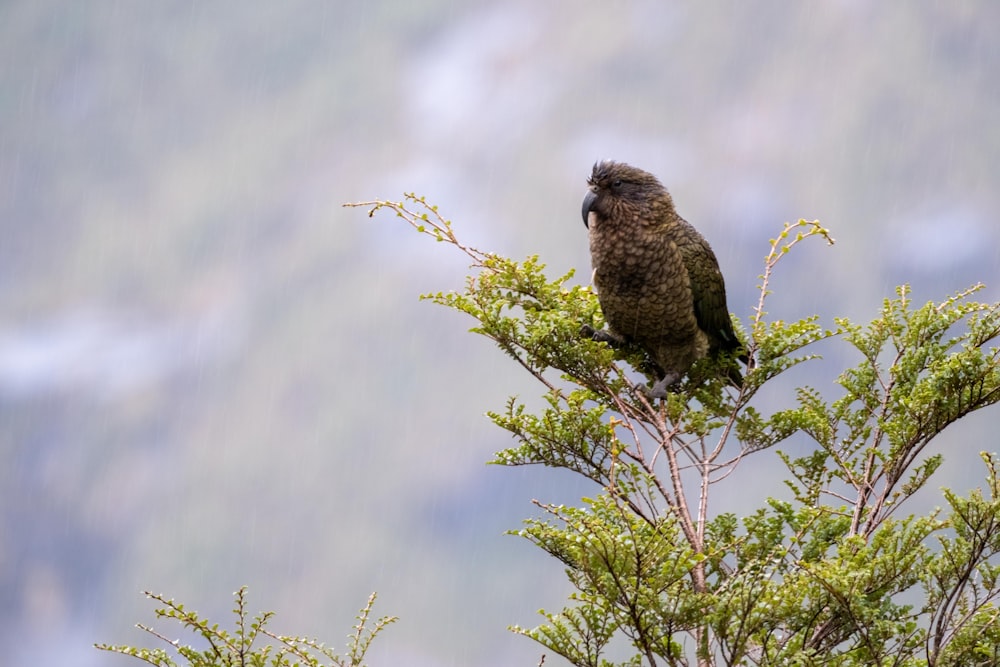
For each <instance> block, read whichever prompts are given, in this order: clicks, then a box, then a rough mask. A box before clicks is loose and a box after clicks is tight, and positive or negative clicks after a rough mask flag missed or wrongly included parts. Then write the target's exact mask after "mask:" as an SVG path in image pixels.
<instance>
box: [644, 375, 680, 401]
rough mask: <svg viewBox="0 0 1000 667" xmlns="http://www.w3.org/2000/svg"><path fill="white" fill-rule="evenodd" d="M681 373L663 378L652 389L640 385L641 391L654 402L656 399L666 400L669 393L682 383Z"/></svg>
mask: <svg viewBox="0 0 1000 667" xmlns="http://www.w3.org/2000/svg"><path fill="white" fill-rule="evenodd" d="M680 379H681V375H680V373H675V372H670V373H667V374H666V375H664V376H663V377H662V378H660V379H659V380H657V381H656V383H654V384H653V386H652V387H647V386H646V385H639V387H638V388H639V390H640V391H642V393H644V394H645V395H646V398H648V399H650V400H653V399H656V398H660V399H663V398H666V397H667V392H668V391H669V390H670V389H671V388H673V387H674V385H676V384H677V383H678V382H680Z"/></svg>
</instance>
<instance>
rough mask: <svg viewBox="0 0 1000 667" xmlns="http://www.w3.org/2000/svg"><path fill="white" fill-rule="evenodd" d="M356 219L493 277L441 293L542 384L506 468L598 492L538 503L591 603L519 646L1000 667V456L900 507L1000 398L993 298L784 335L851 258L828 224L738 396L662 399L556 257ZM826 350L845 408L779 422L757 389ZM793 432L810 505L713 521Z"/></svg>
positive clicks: (787, 242) (435, 223) (793, 465)
mask: <svg viewBox="0 0 1000 667" xmlns="http://www.w3.org/2000/svg"><path fill="white" fill-rule="evenodd" d="M349 206H368V207H370V211H369V215H370V216H371V215H374V214H375V213H376V212H377V211H380V210H388V211H391V212H394V213H395V214H396V215H397V216H399V217H401V218H402V219H404V220H405V221H406V222H407V223H409V224H410V225H412V226H413V227H414V228H415V229H416V230H417V231H418V232H421V233H423V234H426V235H429V236H431V237H432V238H434V239H436V240H437V241H441V242H445V243H447V244H450V245H451V246H453V247H454V248H456V249H458V250H459V251H461V252H463V253H465V255H467V256H468V258H469V259H470V260H471V265H472V269H473V270H474V274H473V275H471V276H470V277H469V278H468V281H467V283H466V286H465V289H464V291H461V292H445V293H437V294H432V295H426V298H429V299H431V300H432V301H434V302H436V303H439V304H443V305H445V306H447V307H449V308H453V309H456V310H459V311H461V312H464V313H466V314H468V315H470V316H471V317H472V318H473V319H474V320H475V321H476V325H475V327H474V328H473V329H472V331H474V332H476V333H479V334H482V335H484V336H486V337H488V338H490V339H491V340H492V341H494V342H495V343H496V345H497V346H498V347H499V348H500V349H501V350H503V351H504V352H505V353H506V354H507V355H509V356H510V357H511V358H512V359H513V360H514V361H515V362H516V363H518V364H519V365H520V366H521V367H522V368H523V369H524V370H525V371H526V372H527V373H529V374H530V375H531V376H533V377H534V378H535V379H536V380H537V381H538V382H539V383H541V385H542V387H543V389H544V399H545V407H544V408H543V409H542V410H540V411H538V412H532V411H530V410H528V409H527V407H526V406H525V405H524V404H523V403H522V402H520V401H519V400H518V399H516V398H511V399H510V400H509V401H508V402H507V405H506V406H505V408H504V409H503V410H501V411H498V412H495V413H490V418H491V419H492V420H493V422H494V423H495V424H496V425H497V426H499V427H501V428H503V429H505V430H507V431H509V432H510V433H511V434H512V435H513V436H514V438H515V439H516V442H517V445H516V446H514V447H511V448H509V449H506V450H503V451H501V452H499V453H497V455H496V458H495V460H494V463H497V464H501V465H508V466H520V465H539V464H540V465H545V466H550V467H554V468H564V469H567V470H571V471H573V472H574V473H576V474H578V475H582V476H583V477H585V478H587V479H589V480H591V481H593V482H594V484H595V489H596V491H597V492H596V493H595V495H594V496H593V497H591V498H584V499H583V501H582V505H581V506H579V507H567V506H563V505H551V504H544V503H539V507H540V509H541V511H542V513H543V516H542V518H534V519H529V520H528V521H526V523H525V526H524V527H523V528H522V529H521V530H519V531H516V534H518V535H520V536H522V537H524V538H526V539H528V540H529V541H531V542H532V543H533V544H535V545H537V546H538V547H539V548H541V549H543V550H544V551H546V552H547V553H549V554H551V555H552V556H554V557H555V558H557V559H558V560H559V561H561V562H562V563H563V564H564V566H565V569H566V575H567V577H568V578H569V580H570V582H572V585H573V586H574V588H575V592H574V594H573V595H572V596H571V600H570V604H569V605H568V606H567V607H565V608H564V609H563V610H562V611H559V612H554V613H553V612H544V611H543V612H542V614H543V615H544V618H545V622H544V623H542V624H541V625H539V626H538V627H535V628H531V629H529V628H523V627H520V626H514V627H513V628H512V629H513V630H514V631H515V632H517V633H520V634H523V635H525V636H528V637H530V638H532V639H534V640H536V641H538V642H539V643H541V644H542V645H544V646H545V647H547V648H548V649H549V650H551V651H552V652H554V653H556V654H559V655H561V656H563V657H564V658H566V659H567V660H568V661H569V662H570V663H571V664H573V665H579V666H581V667H582V666H586V667H599V666H600V667H603V666H608V665H612V664H621V665H650V666H652V665H689V664H698V665H704V666H707V665H723V664H724V665H933V666H935V667H944V666H945V665H996V664H1000V648H998V647H1000V620H998V609H997V606H996V602H997V596H998V594H1000V588H998V585H997V575H998V574H1000V565H998V563H997V553H998V551H1000V493H998V491H1000V480H998V476H997V464H998V458H997V455H996V454H986V453H983V454H981V458H982V461H983V464H984V468H983V472H984V474H985V484H984V485H983V489H982V490H976V491H974V492H973V493H971V494H970V495H968V496H964V497H963V496H960V495H958V494H956V493H953V492H951V491H948V490H945V491H944V495H943V498H944V502H945V505H946V507H944V508H943V509H940V510H935V511H933V512H931V513H929V514H926V515H914V514H909V515H903V514H902V511H901V508H902V506H903V505H904V504H905V503H906V501H907V499H909V498H910V497H911V496H913V494H914V493H915V492H917V491H918V490H919V489H921V488H922V487H924V486H925V485H926V484H927V482H928V480H929V479H930V477H931V476H932V475H933V473H934V472H935V470H937V468H938V467H939V465H940V464H941V461H942V458H941V455H938V454H935V455H927V454H926V453H925V449H926V446H927V445H928V443H929V442H930V441H931V440H933V439H934V438H935V437H936V436H937V435H938V434H940V433H941V432H942V431H943V430H944V429H945V428H947V427H948V425H950V424H951V423H952V422H954V421H956V420H958V419H960V418H962V417H963V416H965V415H967V414H969V413H970V412H973V411H975V410H979V409H981V408H984V407H987V406H989V405H992V404H993V403H996V402H998V401H1000V351H998V349H997V347H987V346H988V345H989V344H991V343H995V342H996V340H997V338H998V337H1000V304H984V303H979V302H976V301H974V300H973V296H974V295H975V293H976V291H978V290H979V289H981V287H982V286H981V285H976V286H974V287H972V288H970V289H969V290H966V291H964V292H962V293H959V294H956V295H954V296H952V297H949V298H946V299H944V300H943V301H941V302H940V303H927V304H924V305H922V306H918V305H916V304H914V303H912V301H911V299H910V295H909V290H908V288H907V287H906V286H902V287H900V288H898V289H897V290H896V296H895V297H894V298H889V299H886V300H885V302H884V305H883V306H882V309H881V311H880V312H879V313H878V315H877V316H876V317H875V318H874V319H873V320H872V321H871V322H870V323H868V324H867V325H864V326H862V325H859V324H855V323H853V322H851V321H848V320H847V319H843V318H842V319H837V320H836V321H835V322H836V327H835V328H833V329H826V328H823V327H822V326H820V324H819V322H818V318H817V317H809V318H806V319H803V320H800V321H798V322H791V323H786V322H782V321H776V320H770V321H769V320H768V319H767V313H766V311H765V305H766V302H767V299H768V297H769V294H770V293H769V288H768V284H769V282H770V279H771V276H772V273H773V271H774V270H775V268H776V266H777V265H778V263H779V262H780V260H781V258H782V257H783V256H784V255H785V254H786V253H787V252H789V251H790V250H791V249H792V248H793V247H795V246H796V245H797V244H799V243H800V242H802V241H804V240H806V239H809V238H814V237H815V238H822V239H825V240H826V241H828V242H829V243H832V242H833V241H832V239H831V238H830V236H829V233H828V232H827V230H826V229H824V228H823V227H821V226H820V225H819V224H818V223H816V222H806V221H801V220H800V221H799V222H798V223H796V224H788V225H786V226H785V228H784V230H783V231H782V232H781V234H780V235H779V237H778V238H777V239H775V240H773V241H772V242H771V246H770V251H769V253H768V255H767V258H766V260H765V263H764V271H763V274H762V275H761V284H760V299H759V302H758V304H757V306H756V308H755V309H754V312H753V313H752V315H751V317H750V318H749V322H748V324H747V326H746V328H745V329H744V328H742V326H738V331H739V332H740V333H741V336H742V337H743V338H744V339H745V341H746V349H747V352H748V353H749V356H750V358H751V359H752V360H753V363H752V365H751V367H750V368H748V371H747V373H746V378H745V381H744V383H743V386H742V388H739V389H736V388H732V387H728V386H724V385H723V383H722V382H721V381H712V380H709V381H703V382H701V383H697V384H696V383H694V382H692V381H690V380H688V381H686V382H685V383H684V384H683V386H681V387H680V389H679V390H678V391H676V392H674V393H671V394H669V395H668V396H667V398H666V399H664V400H662V401H651V400H649V399H648V398H647V396H646V394H645V393H644V392H642V391H638V390H636V388H635V386H634V385H633V384H632V383H631V382H630V381H629V379H628V377H627V374H626V369H625V368H624V367H623V365H622V364H620V363H615V362H616V361H624V362H627V364H628V365H630V366H631V367H632V368H636V369H639V368H643V361H644V360H643V358H642V353H641V351H639V350H635V349H624V350H612V349H610V348H609V347H608V346H607V345H605V344H603V343H599V342H595V341H593V340H589V339H587V338H585V337H582V336H581V335H580V330H581V327H582V326H583V325H589V326H592V327H594V328H598V329H599V328H600V327H601V325H602V322H601V313H600V308H599V306H598V304H597V300H596V297H595V295H594V293H593V292H592V291H591V290H590V289H589V288H588V287H586V286H580V285H571V284H570V280H571V278H572V275H573V274H572V273H568V274H566V275H564V276H560V277H558V278H556V279H554V280H552V279H549V278H547V277H546V275H545V273H544V265H542V264H541V263H540V262H539V260H538V257H537V256H535V257H528V258H527V259H526V260H524V261H522V262H515V261H512V260H510V259H507V258H504V257H501V256H498V255H495V254H492V253H488V252H482V251H479V250H476V249H475V248H471V247H469V246H467V245H465V244H463V243H462V242H460V241H459V239H458V238H457V237H456V235H455V234H454V232H453V229H452V226H451V224H450V223H449V222H448V221H447V220H446V219H445V218H444V217H442V216H441V215H440V214H439V212H438V209H437V208H436V207H435V206H432V205H430V204H428V203H427V202H426V201H425V200H424V199H423V198H420V197H417V196H416V195H413V194H408V195H406V198H405V200H404V201H402V202H390V201H372V202H363V203H359V204H349ZM737 324H738V325H740V323H739V322H737ZM826 339H829V340H831V341H839V342H840V343H844V344H847V345H849V346H850V347H851V348H853V349H854V350H856V352H857V353H860V361H859V362H858V363H857V365H855V366H853V367H851V368H847V369H845V370H844V371H843V372H842V373H841V374H840V376H839V378H838V380H837V384H838V385H839V388H840V389H839V391H840V392H841V393H840V395H839V396H837V397H836V398H835V399H834V400H832V401H830V400H828V399H826V398H824V396H822V395H821V393H820V392H818V391H816V390H815V389H813V388H811V387H801V388H799V389H798V390H797V392H796V398H795V401H794V404H793V405H791V406H790V407H788V408H786V409H783V410H779V411H776V412H774V413H772V414H767V415H765V414H761V412H760V411H759V409H758V408H756V407H755V404H754V398H755V396H757V395H758V392H759V391H760V390H761V388H763V387H764V386H765V385H766V384H767V383H769V382H772V381H773V380H775V378H777V377H778V376H779V375H781V374H782V373H784V372H785V371H787V370H788V369H790V368H792V367H793V366H796V365H798V364H801V363H805V362H808V361H810V360H812V359H814V358H815V357H816V355H815V354H814V353H811V352H810V351H809V349H810V346H813V345H814V344H815V343H817V342H818V341H821V340H826ZM703 363H709V362H703ZM691 376H692V377H705V376H709V377H710V376H711V374H704V373H692V374H691ZM793 435H797V436H798V437H807V438H808V439H809V440H810V441H811V443H812V451H811V452H810V453H808V454H806V455H804V456H797V457H794V456H792V455H790V454H787V453H782V452H780V451H779V452H778V457H779V458H780V461H781V462H782V463H783V464H784V466H785V467H786V468H787V471H788V472H787V480H786V485H787V487H788V490H789V492H790V499H784V500H782V499H779V498H770V499H768V500H767V502H766V503H765V504H764V506H762V507H759V508H757V509H754V510H753V511H748V512H746V513H745V514H744V515H743V516H736V515H734V514H732V513H721V514H713V513H712V512H711V511H710V508H711V502H710V501H711V499H712V493H713V490H714V489H715V488H717V485H720V484H723V483H737V481H738V480H739V477H740V474H741V470H740V464H741V463H742V462H743V461H744V460H746V459H747V457H749V456H760V455H773V454H764V453H765V452H768V451H769V450H773V449H774V448H775V446H776V445H778V444H779V443H781V442H782V441H785V440H786V439H788V438H789V437H791V436H793ZM960 455H963V456H965V455H967V454H965V453H960ZM904 594H905V595H904ZM914 599H915V600H916V602H913V600H914ZM907 600H909V602H908V601H907ZM622 639H624V640H625V641H624V642H623V641H622ZM613 642H615V643H614V644H613ZM623 645H624V646H625V648H626V650H625V651H624V653H625V655H624V657H623V658H622V659H621V660H620V661H619V662H612V661H611V659H610V658H609V657H608V656H609V655H610V653H612V652H614V653H621V652H622V646H623ZM613 646H614V647H615V650H613V651H612V650H611V649H612V647H613Z"/></svg>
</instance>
